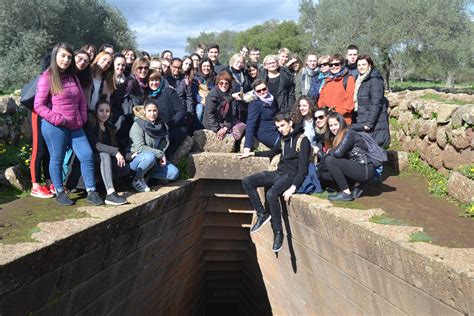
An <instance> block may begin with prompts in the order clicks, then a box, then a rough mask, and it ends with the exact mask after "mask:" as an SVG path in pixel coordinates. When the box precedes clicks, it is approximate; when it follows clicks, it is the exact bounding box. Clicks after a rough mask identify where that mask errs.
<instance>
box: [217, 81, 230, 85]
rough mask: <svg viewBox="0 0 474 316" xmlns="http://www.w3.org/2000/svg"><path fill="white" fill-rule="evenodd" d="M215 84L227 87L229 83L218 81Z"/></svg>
mask: <svg viewBox="0 0 474 316" xmlns="http://www.w3.org/2000/svg"><path fill="white" fill-rule="evenodd" d="M217 84H218V85H220V86H228V85H229V83H228V82H227V81H219V82H218V83H217Z"/></svg>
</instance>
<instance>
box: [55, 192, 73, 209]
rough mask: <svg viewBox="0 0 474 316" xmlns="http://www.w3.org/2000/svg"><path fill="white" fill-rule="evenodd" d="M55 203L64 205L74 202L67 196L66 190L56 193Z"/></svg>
mask: <svg viewBox="0 0 474 316" xmlns="http://www.w3.org/2000/svg"><path fill="white" fill-rule="evenodd" d="M56 203H58V204H59V205H64V206H68V205H73V204H74V202H73V201H72V200H71V199H70V198H69V197H68V196H67V194H66V192H64V191H61V192H58V193H56Z"/></svg>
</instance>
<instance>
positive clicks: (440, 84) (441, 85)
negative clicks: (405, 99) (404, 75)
mask: <svg viewBox="0 0 474 316" xmlns="http://www.w3.org/2000/svg"><path fill="white" fill-rule="evenodd" d="M390 87H391V88H392V89H394V90H396V91H399V90H407V89H408V90H414V89H448V88H446V84H445V82H444V81H411V80H408V81H404V82H400V81H390ZM454 90H466V91H474V84H473V83H472V82H468V83H456V84H454Z"/></svg>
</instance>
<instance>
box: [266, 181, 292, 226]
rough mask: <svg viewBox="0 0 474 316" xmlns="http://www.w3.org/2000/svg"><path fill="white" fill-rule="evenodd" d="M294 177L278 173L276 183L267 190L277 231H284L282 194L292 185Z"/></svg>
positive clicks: (273, 223) (273, 222)
mask: <svg viewBox="0 0 474 316" xmlns="http://www.w3.org/2000/svg"><path fill="white" fill-rule="evenodd" d="M292 183H293V179H292V178H290V177H289V176H288V175H286V174H283V173H277V177H276V179H275V184H274V185H273V186H272V187H271V188H270V189H269V190H268V191H267V194H266V198H267V202H268V205H269V207H270V213H271V214H272V225H273V230H274V231H275V232H277V231H282V229H283V228H282V224H281V206H280V196H281V195H282V194H283V193H284V192H285V191H286V190H287V189H288V188H289V187H290V186H291V184H292Z"/></svg>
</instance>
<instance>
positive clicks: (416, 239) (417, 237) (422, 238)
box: [410, 232, 433, 244]
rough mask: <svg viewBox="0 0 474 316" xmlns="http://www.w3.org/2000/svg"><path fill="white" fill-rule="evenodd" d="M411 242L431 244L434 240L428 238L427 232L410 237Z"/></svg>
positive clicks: (416, 233) (413, 234)
mask: <svg viewBox="0 0 474 316" xmlns="http://www.w3.org/2000/svg"><path fill="white" fill-rule="evenodd" d="M410 242H426V243H430V244H431V243H432V242H433V238H431V237H430V236H428V235H427V234H426V233H425V232H415V233H412V234H411V235H410Z"/></svg>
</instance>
